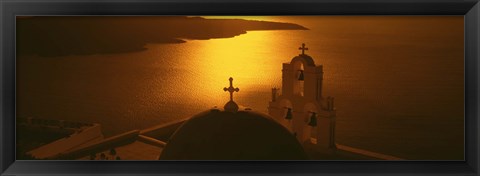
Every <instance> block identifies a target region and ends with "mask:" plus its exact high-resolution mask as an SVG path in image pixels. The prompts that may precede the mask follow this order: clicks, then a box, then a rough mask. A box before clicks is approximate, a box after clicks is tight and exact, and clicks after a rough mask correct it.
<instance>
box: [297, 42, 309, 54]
mask: <svg viewBox="0 0 480 176" xmlns="http://www.w3.org/2000/svg"><path fill="white" fill-rule="evenodd" d="M298 50H302V55H304V54H305V50H308V48H305V43H302V47H299V48H298Z"/></svg>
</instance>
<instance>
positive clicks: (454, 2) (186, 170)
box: [0, 0, 480, 176]
mask: <svg viewBox="0 0 480 176" xmlns="http://www.w3.org/2000/svg"><path fill="white" fill-rule="evenodd" d="M478 2H479V0H463V1H460V0H383V1H382V0H299V1H294V0H277V1H273V0H243V1H242V0H231V1H228V2H226V1H222V0H206V1H200V0H176V1H172V0H160V1H155V0H139V1H135V0H104V1H94V0H68V1H66V0H64V1H62V0H36V1H33V0H0V11H1V14H0V35H1V37H0V40H1V42H0V57H1V62H0V68H1V72H0V87H1V91H0V100H1V101H0V113H1V118H0V138H1V140H0V174H1V175H5V176H7V175H119V174H121V175H139V174H141V175H160V174H162V175H212V174H220V175H244V174H255V175H293V174H303V175H464V176H474V175H476V176H478V175H479V169H480V164H479V158H480V155H479V154H480V153H479V150H480V149H479V146H480V140H479V136H480V135H479V129H478V128H480V123H479V112H480V108H479V104H478V102H479V100H480V94H479V83H480V79H479V67H480V63H479V56H480V52H479V48H480V36H479V32H480V3H478ZM17 15H32V16H33V15H464V19H465V153H466V154H465V161H121V162H108V161H93V162H92V161H26V160H19V161H16V160H15V16H17Z"/></svg>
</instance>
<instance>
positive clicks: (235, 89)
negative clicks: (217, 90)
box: [223, 77, 240, 101]
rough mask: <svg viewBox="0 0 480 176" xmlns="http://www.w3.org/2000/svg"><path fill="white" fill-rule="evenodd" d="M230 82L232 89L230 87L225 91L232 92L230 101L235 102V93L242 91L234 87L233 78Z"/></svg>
mask: <svg viewBox="0 0 480 176" xmlns="http://www.w3.org/2000/svg"><path fill="white" fill-rule="evenodd" d="M228 80H229V81H230V87H228V88H226V87H224V88H223V91H225V92H226V91H228V92H230V101H233V92H238V91H240V89H238V87H237V88H234V87H233V78H232V77H230V79H228Z"/></svg>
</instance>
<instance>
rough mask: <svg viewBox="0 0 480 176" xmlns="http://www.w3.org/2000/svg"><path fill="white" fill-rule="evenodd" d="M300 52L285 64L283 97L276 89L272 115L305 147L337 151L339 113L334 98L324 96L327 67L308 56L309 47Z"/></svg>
mask: <svg viewBox="0 0 480 176" xmlns="http://www.w3.org/2000/svg"><path fill="white" fill-rule="evenodd" d="M299 50H301V51H302V53H301V54H299V55H298V56H295V57H294V58H293V59H292V61H291V62H290V63H284V64H283V70H282V88H281V95H278V92H277V91H278V90H279V89H277V88H273V89H272V100H271V102H269V106H268V112H269V114H270V115H271V116H273V117H274V118H275V119H276V120H277V121H278V122H279V123H281V124H282V125H284V126H285V127H286V128H288V129H289V130H290V131H291V132H292V134H294V135H296V137H297V139H298V140H299V141H300V142H301V143H302V144H305V143H313V144H316V145H317V146H318V147H321V148H330V149H334V148H336V147H335V118H336V111H335V106H334V98H333V97H330V96H329V97H327V98H324V97H323V96H322V82H323V66H322V65H318V66H316V65H315V62H314V61H313V59H312V57H310V56H309V55H307V54H305V51H306V50H308V48H306V47H305V44H302V46H301V47H300V48H299Z"/></svg>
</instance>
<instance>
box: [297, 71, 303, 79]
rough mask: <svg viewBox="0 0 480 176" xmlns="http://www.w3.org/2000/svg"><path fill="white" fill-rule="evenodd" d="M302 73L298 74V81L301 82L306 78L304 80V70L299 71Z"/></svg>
mask: <svg viewBox="0 0 480 176" xmlns="http://www.w3.org/2000/svg"><path fill="white" fill-rule="evenodd" d="M298 71H299V72H300V74H298V80H299V81H303V80H304V78H303V70H298Z"/></svg>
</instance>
